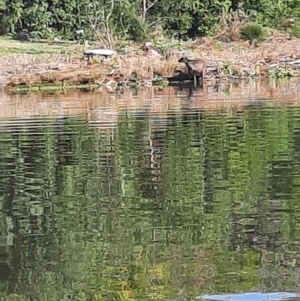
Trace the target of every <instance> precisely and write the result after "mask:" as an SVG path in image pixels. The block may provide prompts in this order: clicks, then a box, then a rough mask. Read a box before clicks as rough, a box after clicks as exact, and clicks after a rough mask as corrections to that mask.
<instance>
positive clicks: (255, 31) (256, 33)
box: [240, 23, 264, 45]
mask: <svg viewBox="0 0 300 301" xmlns="http://www.w3.org/2000/svg"><path fill="white" fill-rule="evenodd" d="M240 36H241V38H242V39H244V40H246V41H249V42H250V45H252V44H253V43H254V42H260V41H262V39H263V37H264V31H263V28H262V27H261V26H260V25H259V24H256V23H253V24H247V25H245V26H243V27H242V28H241V29H240Z"/></svg>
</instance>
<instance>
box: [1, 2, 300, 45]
mask: <svg viewBox="0 0 300 301" xmlns="http://www.w3.org/2000/svg"><path fill="white" fill-rule="evenodd" d="M144 4H145V6H144ZM234 15H236V16H238V18H240V19H243V20H248V21H252V22H257V23H258V24H261V25H262V26H268V27H278V28H280V26H281V25H280V24H281V21H282V19H283V18H286V17H294V18H295V19H297V18H299V17H300V2H299V1H297V0H276V3H274V2H273V1H270V0H261V1H259V2H257V1H252V0H241V1H239V4H237V2H236V1H235V0H226V1H221V0H203V1H194V0H181V1H177V0H168V1H155V0H146V1H142V0H134V1H130V0H124V1H114V0H110V1H106V0H99V1H97V0H91V1H89V0H66V1H50V0H12V1H8V0H6V1H5V0H0V20H1V21H0V29H1V31H2V33H17V32H19V31H20V30H23V29H27V30H28V31H29V32H30V33H31V36H33V37H37V38H49V37H50V38H53V37H54V36H56V35H60V36H62V37H64V38H69V39H74V38H75V37H76V35H75V31H76V30H79V29H84V37H85V38H86V39H91V40H93V39H99V38H100V40H103V43H104V44H110V45H111V44H112V41H111V39H112V36H114V37H117V38H122V39H131V40H136V41H144V40H149V39H150V38H153V32H154V31H155V30H156V29H157V28H158V27H159V28H161V32H163V33H164V34H167V35H169V36H176V37H178V38H182V39H187V38H191V37H195V36H198V35H199V34H204V35H207V36H212V35H214V34H215V33H216V32H217V31H219V30H220V29H222V27H223V26H224V23H223V21H224V19H226V16H228V17H229V18H228V19H227V21H226V22H231V21H232V20H231V19H232V18H231V16H234ZM295 31H296V29H295ZM294 35H298V33H296V32H295V34H294ZM115 43H117V41H115Z"/></svg>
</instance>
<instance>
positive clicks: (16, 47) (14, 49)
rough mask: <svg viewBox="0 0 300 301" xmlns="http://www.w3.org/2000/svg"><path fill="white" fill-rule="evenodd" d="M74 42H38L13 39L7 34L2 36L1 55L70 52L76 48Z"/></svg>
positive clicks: (0, 43)
mask: <svg viewBox="0 0 300 301" xmlns="http://www.w3.org/2000/svg"><path fill="white" fill-rule="evenodd" d="M74 45H75V43H74V42H68V41H61V42H55V43H53V44H52V45H51V44H49V43H48V41H47V40H39V41H38V42H35V41H33V42H21V41H16V40H13V39H12V38H10V37H7V36H0V56H5V55H8V54H17V53H26V54H37V55H38V54H47V53H57V52H59V51H60V52H61V53H70V52H72V48H74Z"/></svg>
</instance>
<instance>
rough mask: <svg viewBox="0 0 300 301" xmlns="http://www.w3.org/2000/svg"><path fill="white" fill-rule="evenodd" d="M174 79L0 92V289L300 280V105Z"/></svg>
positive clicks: (215, 288)
mask: <svg viewBox="0 0 300 301" xmlns="http://www.w3.org/2000/svg"><path fill="white" fill-rule="evenodd" d="M172 89H173V88H168V89H167V90H162V91H157V90H156V91H155V90H153V89H152V88H149V89H146V90H144V91H142V92H139V93H141V94H138V95H137V96H135V95H134V93H133V92H131V93H132V94H130V95H128V97H127V98H126V97H125V98H124V97H123V96H122V93H120V94H117V95H116V94H113V93H112V92H107V93H106V94H103V93H98V94H96V93H94V94H88V93H85V94H79V93H77V92H76V93H77V94H76V93H73V94H70V95H60V96H57V95H54V96H47V97H46V96H41V95H38V96H9V97H8V96H6V97H4V96H3V97H2V98H1V97H0V115H1V114H2V115H1V120H0V169H1V171H0V300H41V301H43V300H51V301H52V300H53V301H57V300H78V301H82V300H95V301H96V300H165V299H175V298H178V297H179V298H181V297H184V298H186V299H187V300H194V299H195V297H196V296H199V295H204V294H214V295H216V294H225V293H234V292H253V291H260V292H276V291H286V292H288V291H298V290H299V287H300V282H299V281H300V102H299V103H298V101H297V99H295V98H293V99H292V101H291V100H290V99H289V100H288V97H286V98H285V99H284V98H281V99H279V98H276V99H275V100H274V99H270V100H268V99H264V100H262V96H261V95H260V96H257V95H256V97H255V98H253V99H252V100H251V99H250V98H247V97H248V96H246V99H242V100H241V99H240V100H239V99H238V97H236V98H234V97H233V98H232V99H230V98H228V99H227V100H226V101H225V100H224V98H223V99H221V100H220V98H218V97H216V98H215V100H214V101H213V100H212V99H210V100H207V99H206V100H205V99H204V96H203V95H204V94H205V93H204V92H203V91H200V92H197V93H198V95H200V96H198V97H197V96H195V94H194V96H192V97H191V98H190V97H189V96H188V93H186V94H184V93H183V92H180V91H179V90H172ZM244 91H245V90H244ZM280 91H282V90H280ZM286 91H290V90H288V89H287V90H286ZM185 92H187V91H186V90H185ZM197 93H196V94H197ZM201 93H202V94H201ZM276 93H277V92H276ZM278 93H279V92H278ZM282 93H283V92H282ZM219 95H220V94H219ZM264 95H265V94H264ZM201 97H202V98H203V101H201ZM258 97H260V100H259V99H258Z"/></svg>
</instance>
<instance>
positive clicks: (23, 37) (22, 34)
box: [15, 29, 31, 42]
mask: <svg viewBox="0 0 300 301" xmlns="http://www.w3.org/2000/svg"><path fill="white" fill-rule="evenodd" d="M15 39H16V40H19V41H28V42H31V38H30V34H29V32H28V30H27V29H23V30H21V31H19V32H18V33H17V35H16V36H15Z"/></svg>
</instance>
